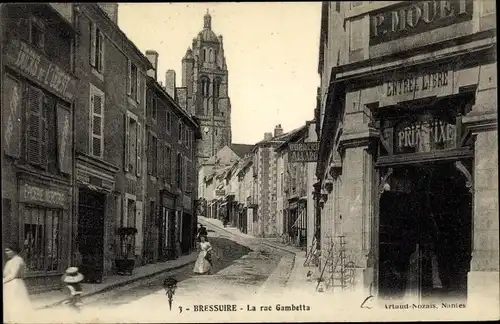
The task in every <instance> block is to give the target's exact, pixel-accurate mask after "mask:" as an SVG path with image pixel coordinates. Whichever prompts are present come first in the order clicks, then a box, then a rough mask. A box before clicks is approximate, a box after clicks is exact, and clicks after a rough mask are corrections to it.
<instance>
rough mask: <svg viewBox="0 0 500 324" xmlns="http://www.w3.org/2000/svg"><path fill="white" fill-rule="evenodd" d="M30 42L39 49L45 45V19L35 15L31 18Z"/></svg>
mask: <svg viewBox="0 0 500 324" xmlns="http://www.w3.org/2000/svg"><path fill="white" fill-rule="evenodd" d="M30 43H31V44H32V45H33V46H35V47H36V48H38V49H43V48H44V46H45V26H44V24H43V21H41V20H40V19H37V18H35V17H32V18H31V20H30Z"/></svg>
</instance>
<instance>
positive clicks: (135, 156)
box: [124, 112, 142, 176]
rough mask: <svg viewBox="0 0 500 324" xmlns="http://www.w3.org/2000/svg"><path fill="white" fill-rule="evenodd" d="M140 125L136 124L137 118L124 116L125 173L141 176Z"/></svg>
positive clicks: (131, 115)
mask: <svg viewBox="0 0 500 324" xmlns="http://www.w3.org/2000/svg"><path fill="white" fill-rule="evenodd" d="M141 129H142V127H141V123H139V122H137V116H135V115H134V114H132V113H130V112H129V113H128V114H127V115H126V116H125V161H124V166H125V171H128V172H130V173H134V172H135V173H136V175H137V176H140V175H141V156H142V145H141V144H142V140H141V133H142V131H141Z"/></svg>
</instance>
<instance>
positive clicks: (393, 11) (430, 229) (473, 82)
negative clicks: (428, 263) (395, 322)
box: [316, 1, 499, 307]
mask: <svg viewBox="0 0 500 324" xmlns="http://www.w3.org/2000/svg"><path fill="white" fill-rule="evenodd" d="M495 9H496V8H495V3H494V2H493V1H491V2H490V1H426V2H416V3H406V2H402V3H400V2H394V3H392V2H391V3H388V2H371V1H351V2H337V1H334V2H325V3H324V4H323V8H322V22H321V36H320V59H319V62H320V63H319V69H318V70H319V73H320V76H321V87H320V89H319V105H318V106H319V107H318V109H317V111H316V116H317V118H316V119H317V120H319V121H320V124H319V125H318V132H319V136H320V153H319V160H318V167H317V170H316V175H317V176H318V178H319V179H320V183H319V186H317V191H318V195H317V197H318V198H319V199H318V202H319V203H320V205H321V206H322V211H321V213H322V215H321V218H322V224H321V247H322V249H325V248H327V246H326V245H327V242H325V239H326V237H327V236H330V237H333V238H336V237H338V236H340V235H342V236H344V237H345V240H346V249H347V256H348V259H349V261H350V262H352V264H354V265H355V266H354V270H353V271H354V272H355V273H356V274H355V280H354V285H355V287H358V288H360V289H359V291H362V289H361V288H363V287H364V288H366V289H368V288H369V287H370V286H372V287H373V288H374V292H375V293H376V294H378V295H379V296H380V297H382V298H384V297H388V296H389V297H391V296H392V297H396V296H402V295H403V294H404V293H405V288H404V287H405V282H404V281H405V280H406V279H407V275H406V273H407V272H406V271H407V269H409V264H410V263H411V262H412V261H411V260H413V256H415V255H418V253H421V251H422V246H424V247H426V246H427V247H428V246H434V252H433V253H435V254H436V255H437V263H438V264H439V270H438V271H439V275H440V277H441V281H442V286H443V287H442V289H441V293H444V294H445V296H447V297H449V298H458V299H468V300H469V301H471V302H474V301H477V300H478V299H476V298H477V297H479V296H480V297H481V300H482V301H483V302H485V301H487V302H491V303H492V305H498V297H499V291H498V287H499V284H498V274H499V269H498V260H499V249H498V217H497V216H498V176H497V172H498V169H497V162H498V149H497V145H498V144H497V101H496V95H495V93H496V88H497V81H496V80H497V79H496V78H497V77H496V64H497V63H496V52H495V48H496V37H495V34H496V27H495V26H496V25H495V20H496V10H495ZM409 206H411V209H409V208H408V207H409ZM394 272H399V273H404V274H405V275H404V276H402V277H401V279H399V280H400V281H398V282H394V280H393V279H390V274H391V273H394ZM415 275H417V276H423V274H422V273H417V274H415ZM395 286H396V288H394V287H395ZM418 288H419V289H420V290H426V289H431V291H432V292H431V293H434V290H432V288H429V287H427V286H425V287H424V286H419V287H418ZM483 307H484V306H483ZM492 307H496V306H492Z"/></svg>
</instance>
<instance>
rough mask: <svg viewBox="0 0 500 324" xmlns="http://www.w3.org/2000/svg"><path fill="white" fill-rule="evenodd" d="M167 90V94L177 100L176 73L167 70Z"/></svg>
mask: <svg viewBox="0 0 500 324" xmlns="http://www.w3.org/2000/svg"><path fill="white" fill-rule="evenodd" d="M165 89H166V90H167V93H168V94H169V95H170V97H172V99H174V100H175V71H174V70H167V73H165Z"/></svg>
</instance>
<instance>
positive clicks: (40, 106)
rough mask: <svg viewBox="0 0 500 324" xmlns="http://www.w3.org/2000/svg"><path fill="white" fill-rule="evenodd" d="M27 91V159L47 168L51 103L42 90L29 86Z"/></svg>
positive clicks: (33, 163)
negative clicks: (49, 103)
mask: <svg viewBox="0 0 500 324" xmlns="http://www.w3.org/2000/svg"><path fill="white" fill-rule="evenodd" d="M26 93H27V98H26V99H27V100H26V101H27V107H28V113H27V116H28V117H27V118H28V122H27V124H28V130H27V137H28V138H27V154H26V155H27V160H28V163H30V164H32V165H36V166H39V167H41V168H43V169H46V168H47V155H48V154H47V142H48V131H49V130H48V124H47V121H48V118H47V117H48V109H49V105H48V102H47V98H46V97H45V95H44V94H43V91H42V90H40V89H38V88H35V87H32V86H28V88H27V92H26Z"/></svg>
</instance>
